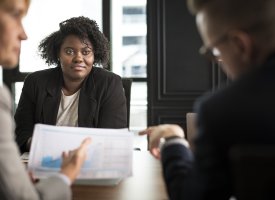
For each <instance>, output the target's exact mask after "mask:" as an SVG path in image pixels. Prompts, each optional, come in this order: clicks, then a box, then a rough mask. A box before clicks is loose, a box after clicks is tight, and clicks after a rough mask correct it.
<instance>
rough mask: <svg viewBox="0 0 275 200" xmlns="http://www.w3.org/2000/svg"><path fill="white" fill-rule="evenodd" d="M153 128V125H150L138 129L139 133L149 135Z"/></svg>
mask: <svg viewBox="0 0 275 200" xmlns="http://www.w3.org/2000/svg"><path fill="white" fill-rule="evenodd" d="M154 129H155V126H150V127H148V128H147V129H145V130H143V131H140V132H139V133H138V134H139V135H150V133H151V132H152V131H153V130H154Z"/></svg>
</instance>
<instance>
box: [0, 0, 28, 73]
mask: <svg viewBox="0 0 275 200" xmlns="http://www.w3.org/2000/svg"><path fill="white" fill-rule="evenodd" d="M26 9H27V5H26V1H22V0H5V1H1V2H0V65H2V66H3V67H4V68H13V67H15V66H16V65H17V64H18V60H19V53H20V48H21V40H26V39H27V35H26V33H25V31H24V28H23V26H22V17H23V16H24V14H25V12H26Z"/></svg>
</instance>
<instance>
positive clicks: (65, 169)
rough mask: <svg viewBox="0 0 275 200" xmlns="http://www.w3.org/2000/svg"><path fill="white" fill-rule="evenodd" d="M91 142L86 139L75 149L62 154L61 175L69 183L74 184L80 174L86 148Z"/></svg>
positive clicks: (89, 139) (85, 155)
mask: <svg viewBox="0 0 275 200" xmlns="http://www.w3.org/2000/svg"><path fill="white" fill-rule="evenodd" d="M91 141H92V140H91V138H86V139H84V140H83V142H82V144H81V145H80V147H78V148H77V149H75V150H73V151H69V152H63V153H62V159H63V161H62V165H61V173H63V174H65V175H66V176H67V177H68V178H69V179H70V180H71V182H74V180H75V179H76V177H77V175H78V174H79V172H80V169H81V166H82V165H83V163H84V161H85V159H86V157H87V151H88V146H89V144H90V143H91Z"/></svg>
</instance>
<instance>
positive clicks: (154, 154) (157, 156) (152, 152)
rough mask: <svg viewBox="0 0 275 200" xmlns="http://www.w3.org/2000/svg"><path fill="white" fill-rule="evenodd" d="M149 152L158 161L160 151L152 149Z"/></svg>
mask: <svg viewBox="0 0 275 200" xmlns="http://www.w3.org/2000/svg"><path fill="white" fill-rule="evenodd" d="M150 152H151V154H152V155H153V156H154V157H155V158H156V159H160V150H159V149H158V148H153V149H151V150H150Z"/></svg>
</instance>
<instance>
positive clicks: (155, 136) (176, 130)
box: [139, 124, 184, 159]
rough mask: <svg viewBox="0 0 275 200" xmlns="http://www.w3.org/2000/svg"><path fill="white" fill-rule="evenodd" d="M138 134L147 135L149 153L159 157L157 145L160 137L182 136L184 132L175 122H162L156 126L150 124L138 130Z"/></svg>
mask: <svg viewBox="0 0 275 200" xmlns="http://www.w3.org/2000/svg"><path fill="white" fill-rule="evenodd" d="M139 135H148V136H149V150H150V152H151V154H152V155H153V156H154V157H155V158H157V159H160V149H159V145H160V143H161V139H162V138H163V139H166V138H169V137H180V138H183V137H184V132H183V130H182V128H181V127H180V126H178V125H176V124H163V125H158V126H151V127H148V128H147V129H145V130H144V131H141V132H139Z"/></svg>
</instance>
